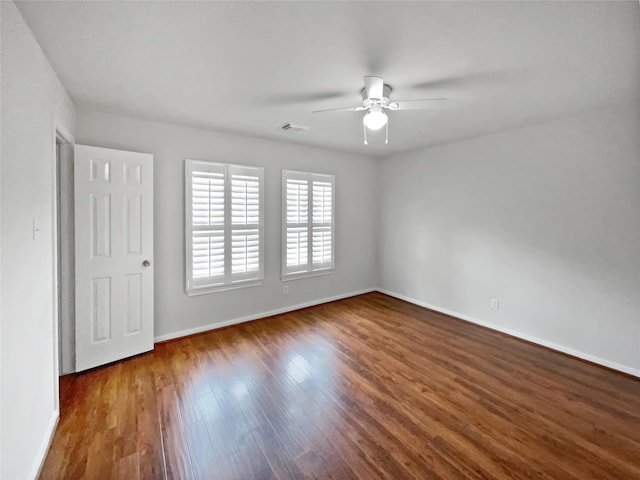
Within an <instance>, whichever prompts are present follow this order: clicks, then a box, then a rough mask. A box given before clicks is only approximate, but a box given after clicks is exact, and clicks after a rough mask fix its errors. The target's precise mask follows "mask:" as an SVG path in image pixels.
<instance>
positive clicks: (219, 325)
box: [154, 288, 376, 343]
mask: <svg viewBox="0 0 640 480" xmlns="http://www.w3.org/2000/svg"><path fill="white" fill-rule="evenodd" d="M375 291H376V289H375V288H367V289H365V290H357V291H355V292H349V293H343V294H340V295H336V296H334V297H327V298H319V299H317V300H311V301H310V302H305V303H299V304H297V305H289V306H286V307H283V308H278V309H276V310H269V311H266V312H259V313H254V314H251V315H246V316H244V317H238V318H232V319H231V320H225V321H224V322H218V323H210V324H208V325H203V326H201V327H195V328H188V329H186V330H180V331H179V332H173V333H167V334H165V335H159V336H157V337H155V339H154V341H155V343H158V342H164V341H167V340H173V339H175V338H180V337H186V336H187V335H193V334H195V333H202V332H208V331H209V330H215V329H217V328H222V327H228V326H230V325H236V324H238V323H243V322H250V321H251V320H258V319H260V318H266V317H271V316H272V315H279V314H281V313H287V312H292V311H294V310H300V309H301V308H306V307H313V306H314V305H320V304H322V303H328V302H334V301H336V300H342V299H344V298H349V297H355V296H356V295H362V294H364V293H370V292H375Z"/></svg>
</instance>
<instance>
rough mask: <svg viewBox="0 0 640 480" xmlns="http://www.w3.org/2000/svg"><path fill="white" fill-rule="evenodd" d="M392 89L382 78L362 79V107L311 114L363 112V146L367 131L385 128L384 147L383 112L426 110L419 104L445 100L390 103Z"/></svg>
mask: <svg viewBox="0 0 640 480" xmlns="http://www.w3.org/2000/svg"><path fill="white" fill-rule="evenodd" d="M392 90H393V89H392V88H391V86H390V85H388V84H386V83H384V80H382V77H374V76H367V77H364V87H363V88H362V90H360V94H361V95H362V105H358V106H356V107H346V108H330V109H328V110H314V111H313V112H312V113H324V112H363V111H366V112H367V113H366V114H365V115H364V117H362V130H363V132H364V144H365V145H368V142H367V129H369V130H372V131H375V130H380V129H381V128H382V127H386V132H385V140H384V143H385V145H386V144H387V143H389V117H387V114H386V113H385V110H409V109H411V110H415V109H421V108H426V105H425V104H422V103H421V102H432V101H438V100H446V98H424V99H420V100H404V101H399V102H392V101H391V100H390V99H389V97H390V96H391V91H392Z"/></svg>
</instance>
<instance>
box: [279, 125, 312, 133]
mask: <svg viewBox="0 0 640 480" xmlns="http://www.w3.org/2000/svg"><path fill="white" fill-rule="evenodd" d="M280 130H282V131H283V132H287V133H295V134H296V135H297V134H300V133H303V132H306V131H307V130H309V127H307V126H306V125H296V124H295V123H290V122H287V123H285V124H284V125H282V126H281V127H280Z"/></svg>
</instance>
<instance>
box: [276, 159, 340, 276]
mask: <svg viewBox="0 0 640 480" xmlns="http://www.w3.org/2000/svg"><path fill="white" fill-rule="evenodd" d="M334 188H335V177H334V176H333V175H322V174H317V173H308V172H295V171H291V170H283V172H282V189H283V198H282V210H283V212H282V218H283V222H282V223H283V231H282V238H283V245H282V278H285V277H289V278H295V277H301V276H307V275H312V274H317V273H328V272H330V271H332V270H333V266H334V198H335V191H334Z"/></svg>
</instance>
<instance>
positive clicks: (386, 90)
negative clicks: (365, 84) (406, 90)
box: [360, 83, 393, 108]
mask: <svg viewBox="0 0 640 480" xmlns="http://www.w3.org/2000/svg"><path fill="white" fill-rule="evenodd" d="M392 90H393V88H391V85H388V84H386V83H385V84H384V87H383V88H382V98H369V97H368V96H367V89H366V88H363V89H362V90H360V95H362V106H363V107H365V108H369V107H370V106H372V105H383V106H385V107H386V106H388V105H389V103H390V102H391V101H390V100H389V97H391V91H392Z"/></svg>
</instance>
